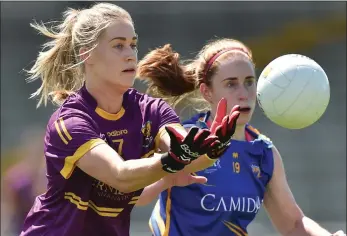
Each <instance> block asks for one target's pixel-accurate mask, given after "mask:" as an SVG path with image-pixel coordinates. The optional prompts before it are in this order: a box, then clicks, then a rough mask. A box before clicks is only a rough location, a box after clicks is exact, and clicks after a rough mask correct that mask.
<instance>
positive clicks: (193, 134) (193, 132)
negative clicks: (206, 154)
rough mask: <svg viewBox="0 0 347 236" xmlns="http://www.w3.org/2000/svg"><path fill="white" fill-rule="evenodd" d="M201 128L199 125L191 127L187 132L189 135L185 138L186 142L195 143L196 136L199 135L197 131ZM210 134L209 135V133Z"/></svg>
mask: <svg viewBox="0 0 347 236" xmlns="http://www.w3.org/2000/svg"><path fill="white" fill-rule="evenodd" d="M200 130H201V129H200V128H198V127H195V126H194V127H192V128H190V129H189V131H188V134H187V136H186V137H185V139H184V141H185V142H186V143H193V142H195V137H196V136H197V133H198V132H199V131H200ZM207 136H208V135H207ZM207 136H206V137H207Z"/></svg>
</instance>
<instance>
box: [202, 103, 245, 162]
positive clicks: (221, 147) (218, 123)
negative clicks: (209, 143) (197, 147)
mask: <svg viewBox="0 0 347 236" xmlns="http://www.w3.org/2000/svg"><path fill="white" fill-rule="evenodd" d="M239 110H240V106H238V105H236V106H234V107H233V109H231V111H230V113H229V115H228V114H227V101H226V99H225V98H222V99H221V100H220V101H219V102H218V106H217V111H216V116H215V117H214V119H213V122H212V125H211V128H210V131H211V135H214V136H217V137H218V141H219V142H215V143H214V145H213V147H212V149H211V150H210V151H209V152H208V153H207V155H208V156H209V157H210V158H211V159H216V158H219V157H220V156H221V155H222V154H223V153H224V152H225V150H226V149H227V147H228V146H229V145H230V142H231V138H232V136H233V135H234V133H235V130H236V123H237V119H238V118H239V116H240V111H239Z"/></svg>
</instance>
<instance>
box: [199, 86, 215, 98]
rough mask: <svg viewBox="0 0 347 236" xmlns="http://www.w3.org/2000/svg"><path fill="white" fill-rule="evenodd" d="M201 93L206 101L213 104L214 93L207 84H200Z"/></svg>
mask: <svg viewBox="0 0 347 236" xmlns="http://www.w3.org/2000/svg"><path fill="white" fill-rule="evenodd" d="M199 89H200V93H201V95H202V96H203V97H204V99H205V100H206V101H208V102H209V103H212V91H211V88H209V87H208V86H207V85H206V84H205V83H201V84H200V88H199Z"/></svg>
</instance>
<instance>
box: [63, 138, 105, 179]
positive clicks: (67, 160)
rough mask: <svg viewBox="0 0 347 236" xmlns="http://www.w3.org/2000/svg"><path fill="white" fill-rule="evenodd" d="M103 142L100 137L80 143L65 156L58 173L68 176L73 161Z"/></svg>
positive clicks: (72, 166) (73, 167) (72, 167)
mask: <svg viewBox="0 0 347 236" xmlns="http://www.w3.org/2000/svg"><path fill="white" fill-rule="evenodd" d="M103 143H105V141H104V140H102V139H99V138H97V139H91V140H89V141H88V142H86V143H84V144H83V145H81V146H80V147H79V148H78V149H77V150H76V151H75V153H74V154H73V155H72V156H68V157H66V158H65V163H64V167H63V169H62V170H61V171H60V174H61V175H62V176H63V177H64V178H65V179H68V178H70V176H71V174H72V172H73V170H74V169H75V163H76V162H77V161H78V160H79V159H80V158H81V157H82V156H83V155H84V154H86V152H88V151H89V150H91V149H92V148H94V147H96V146H97V145H99V144H103Z"/></svg>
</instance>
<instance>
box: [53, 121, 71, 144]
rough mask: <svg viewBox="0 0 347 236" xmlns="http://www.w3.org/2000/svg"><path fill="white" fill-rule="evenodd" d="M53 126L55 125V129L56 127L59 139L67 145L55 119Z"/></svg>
mask: <svg viewBox="0 0 347 236" xmlns="http://www.w3.org/2000/svg"><path fill="white" fill-rule="evenodd" d="M54 126H55V129H56V130H57V132H58V135H59V137H60V139H61V141H63V143H65V145H67V144H68V141H67V140H66V139H65V137H64V136H63V134H62V133H61V130H60V128H59V125H58V122H57V121H55V122H54Z"/></svg>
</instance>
